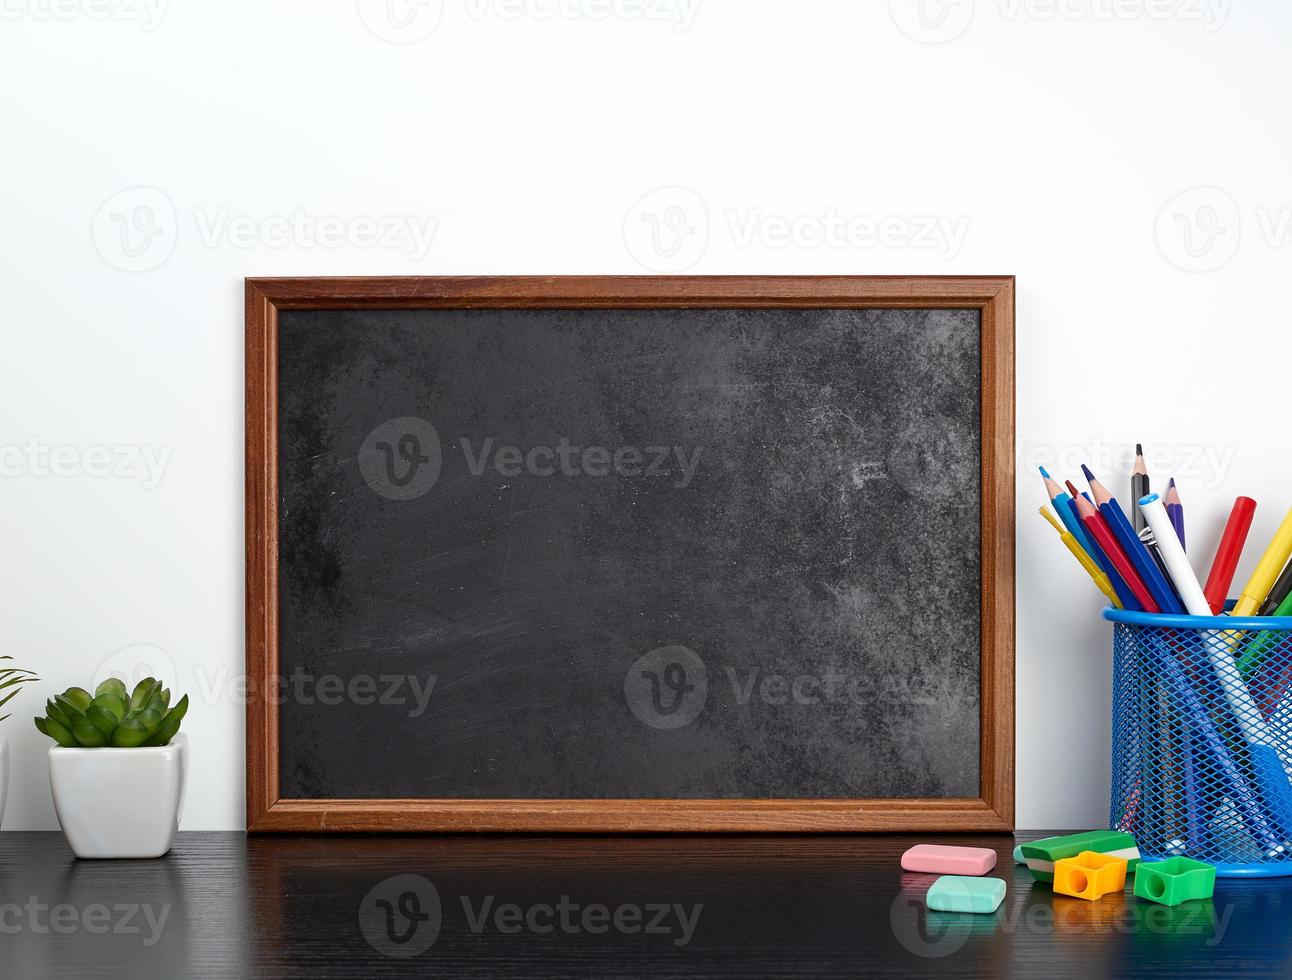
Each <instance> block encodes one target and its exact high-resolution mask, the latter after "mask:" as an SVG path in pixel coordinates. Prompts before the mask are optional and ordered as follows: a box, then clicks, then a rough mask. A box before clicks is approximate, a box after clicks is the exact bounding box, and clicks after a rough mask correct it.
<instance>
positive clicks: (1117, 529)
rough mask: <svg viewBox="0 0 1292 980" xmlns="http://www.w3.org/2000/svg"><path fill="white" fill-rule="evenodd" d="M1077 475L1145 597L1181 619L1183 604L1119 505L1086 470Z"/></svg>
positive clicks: (1083, 468) (1088, 470)
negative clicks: (1146, 593)
mask: <svg viewBox="0 0 1292 980" xmlns="http://www.w3.org/2000/svg"><path fill="white" fill-rule="evenodd" d="M1081 472H1082V473H1084V474H1085V476H1086V481H1087V482H1088V483H1089V484H1090V493H1091V494H1092V495H1093V496H1094V498H1095V503H1097V504H1098V505H1099V513H1100V514H1102V515H1103V517H1104V520H1105V521H1106V522H1107V523H1108V527H1109V530H1111V531H1112V533H1113V535H1114V536H1115V537H1116V539H1117V541H1118V543H1119V544H1121V546H1122V550H1123V551H1124V552H1125V554H1126V557H1127V558H1129V559H1130V562H1131V564H1132V565H1133V566H1134V567H1135V571H1136V572H1138V573H1139V577H1140V580H1141V581H1142V582H1143V583H1144V585H1146V586H1147V587H1148V591H1149V593H1150V594H1151V595H1152V597H1153V602H1154V604H1155V605H1156V606H1157V607H1158V609H1159V610H1161V611H1162V612H1165V613H1170V614H1172V615H1177V616H1183V615H1184V604H1183V603H1182V602H1180V599H1179V597H1178V596H1177V595H1176V594H1175V590H1174V589H1173V588H1172V587H1171V583H1170V582H1168V581H1167V578H1166V576H1165V575H1163V574H1162V570H1161V569H1160V568H1158V566H1157V562H1156V561H1155V560H1154V558H1153V556H1152V555H1151V554H1149V550H1148V549H1147V548H1146V547H1144V543H1143V542H1142V541H1140V539H1139V537H1138V536H1137V535H1136V534H1135V529H1134V528H1133V527H1131V523H1130V521H1129V520H1127V519H1126V513H1125V512H1124V511H1123V510H1122V508H1121V505H1120V504H1119V503H1117V498H1116V497H1114V496H1113V495H1112V494H1111V493H1109V492H1108V488H1107V487H1106V486H1104V485H1103V484H1102V483H1100V482H1099V480H1098V479H1097V478H1096V477H1095V475H1094V473H1092V472H1091V471H1090V467H1089V466H1084V465H1083V466H1082V467H1081Z"/></svg>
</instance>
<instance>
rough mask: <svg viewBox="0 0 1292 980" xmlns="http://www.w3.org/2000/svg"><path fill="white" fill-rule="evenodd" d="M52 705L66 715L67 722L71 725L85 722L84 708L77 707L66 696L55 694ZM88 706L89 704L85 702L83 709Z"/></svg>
mask: <svg viewBox="0 0 1292 980" xmlns="http://www.w3.org/2000/svg"><path fill="white" fill-rule="evenodd" d="M54 703H55V704H56V705H58V706H59V707H60V708H61V709H63V714H65V715H67V720H68V721H70V722H71V723H72V725H75V724H76V723H77V722H80V721H84V720H85V708H79V707H77V705H76V702H74V701H72V700H70V699H69V698H68V697H67V696H66V695H64V694H55V695H54ZM89 706H90V702H89V701H86V702H85V707H86V708H88V707H89ZM67 727H69V728H70V727H72V726H71V725H68V726H67Z"/></svg>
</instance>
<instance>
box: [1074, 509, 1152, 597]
mask: <svg viewBox="0 0 1292 980" xmlns="http://www.w3.org/2000/svg"><path fill="white" fill-rule="evenodd" d="M1077 513H1078V514H1080V515H1081V523H1082V524H1084V525H1085V526H1086V531H1087V532H1088V533H1089V534H1090V536H1091V537H1092V538H1094V539H1095V544H1097V545H1099V547H1100V548H1102V549H1103V552H1104V554H1105V555H1107V557H1108V560H1109V561H1110V562H1112V563H1113V568H1115V569H1117V574H1118V575H1120V576H1121V577H1122V579H1123V581H1125V583H1126V585H1127V587H1128V588H1129V589H1130V590H1131V592H1133V593H1134V594H1135V599H1136V600H1137V601H1138V602H1139V604H1140V605H1141V606H1143V607H1144V611H1145V612H1151V613H1155V612H1161V611H1162V609H1161V607H1160V606H1159V605H1158V604H1157V603H1156V602H1154V601H1153V597H1152V596H1151V595H1150V594H1149V591H1148V587H1147V586H1146V585H1145V584H1144V580H1143V579H1142V578H1140V577H1139V573H1138V572H1137V571H1135V566H1134V565H1132V564H1131V563H1130V559H1129V558H1127V557H1126V552H1124V551H1122V548H1121V545H1119V544H1118V543H1117V539H1116V538H1115V537H1113V532H1112V531H1111V530H1110V529H1109V527H1108V522H1107V521H1105V520H1104V517H1103V515H1102V514H1100V513H1099V511H1097V510H1095V505H1094V504H1092V503H1091V502H1090V501H1089V500H1087V499H1086V498H1085V497H1082V496H1080V495H1078V496H1077Z"/></svg>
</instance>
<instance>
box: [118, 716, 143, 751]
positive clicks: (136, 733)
mask: <svg viewBox="0 0 1292 980" xmlns="http://www.w3.org/2000/svg"><path fill="white" fill-rule="evenodd" d="M146 741H148V729H146V728H144V726H143V725H141V724H139V722H138V721H136V720H135V719H134V718H127V719H126V720H125V721H123V722H122V723H121V724H119V725H118V726H117V727H116V728H114V729H113V730H112V744H113V745H115V746H116V747H117V748H119V749H136V748H138V747H139V746H141V745H143V744H144V742H146Z"/></svg>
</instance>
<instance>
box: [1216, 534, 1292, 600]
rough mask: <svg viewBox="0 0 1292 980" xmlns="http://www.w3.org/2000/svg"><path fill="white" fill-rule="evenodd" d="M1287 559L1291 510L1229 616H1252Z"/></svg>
mask: <svg viewBox="0 0 1292 980" xmlns="http://www.w3.org/2000/svg"><path fill="white" fill-rule="evenodd" d="M1289 557H1292V510H1289V511H1288V516H1287V517H1285V518H1283V523H1282V524H1280V525H1279V529H1278V530H1277V531H1275V532H1274V540H1273V541H1271V542H1270V546H1269V547H1268V548H1266V549H1265V554H1263V555H1261V560H1260V561H1259V562H1257V564H1256V571H1254V572H1252V577H1251V578H1249V579H1248V580H1247V584H1246V585H1244V586H1243V591H1242V593H1241V594H1240V595H1239V596H1238V602H1236V603H1235V604H1234V610H1233V612H1231V613H1230V615H1231V616H1251V615H1252V614H1254V613H1255V612H1256V610H1257V609H1259V608H1260V607H1261V603H1262V602H1264V601H1265V597H1266V596H1267V595H1269V594H1270V589H1272V588H1274V580H1275V579H1276V578H1278V574H1279V572H1281V571H1282V570H1283V566H1284V565H1286V564H1287V563H1288V558H1289Z"/></svg>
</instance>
